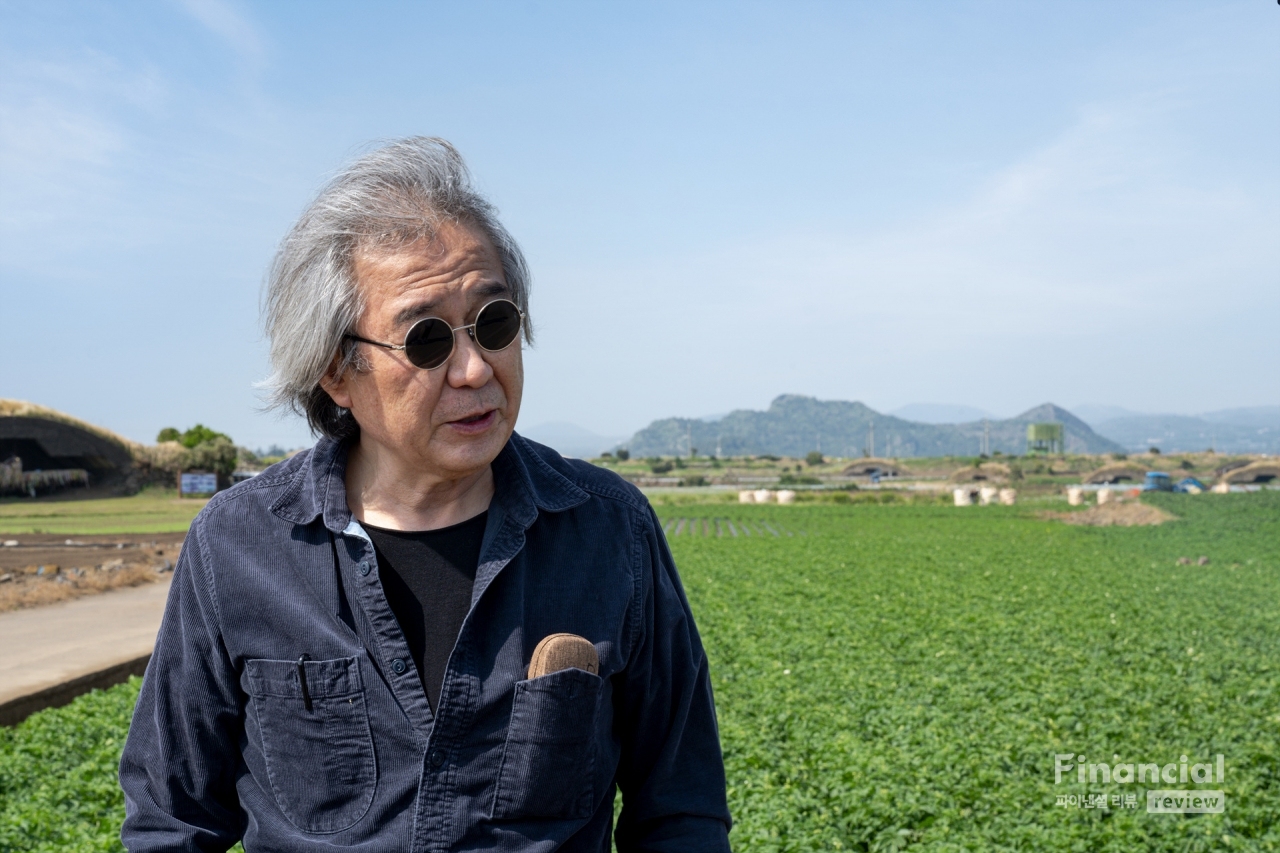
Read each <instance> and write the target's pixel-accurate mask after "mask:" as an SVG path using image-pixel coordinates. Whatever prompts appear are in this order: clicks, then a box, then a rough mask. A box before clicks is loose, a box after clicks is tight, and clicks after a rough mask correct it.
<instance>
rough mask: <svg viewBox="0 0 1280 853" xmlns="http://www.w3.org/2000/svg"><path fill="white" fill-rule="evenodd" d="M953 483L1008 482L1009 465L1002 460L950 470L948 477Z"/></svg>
mask: <svg viewBox="0 0 1280 853" xmlns="http://www.w3.org/2000/svg"><path fill="white" fill-rule="evenodd" d="M949 479H950V480H951V482H953V483H1007V482H1009V466H1008V465H1005V464H1004V463H1003V462H983V463H982V464H981V465H977V466H974V465H968V466H966V467H964V468H957V469H956V470H955V471H952V472H951V477H950V478H949Z"/></svg>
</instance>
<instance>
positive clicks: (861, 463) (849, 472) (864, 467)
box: [840, 456, 902, 477]
mask: <svg viewBox="0 0 1280 853" xmlns="http://www.w3.org/2000/svg"><path fill="white" fill-rule="evenodd" d="M840 473H841V475H842V476H845V477H870V476H871V475H872V474H879V475H880V476H882V477H900V476H902V467H901V466H900V465H898V463H896V462H894V461H893V460H891V459H878V458H876V457H874V456H868V457H866V458H865V459H859V460H858V461H857V462H854V463H853V464H852V465H848V466H846V467H845V469H844V470H843V471H841V472H840Z"/></svg>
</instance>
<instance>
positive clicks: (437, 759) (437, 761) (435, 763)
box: [431, 749, 445, 768]
mask: <svg viewBox="0 0 1280 853" xmlns="http://www.w3.org/2000/svg"><path fill="white" fill-rule="evenodd" d="M444 758H445V755H444V750H443V749H433V750H431V766H432V767H436V768H438V767H439V766H440V765H441V764H444Z"/></svg>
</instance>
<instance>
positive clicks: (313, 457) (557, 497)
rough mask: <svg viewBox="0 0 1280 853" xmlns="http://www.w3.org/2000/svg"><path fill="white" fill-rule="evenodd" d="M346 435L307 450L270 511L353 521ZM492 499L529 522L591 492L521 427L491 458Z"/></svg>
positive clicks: (294, 518) (292, 517)
mask: <svg viewBox="0 0 1280 853" xmlns="http://www.w3.org/2000/svg"><path fill="white" fill-rule="evenodd" d="M347 448H348V444H347V442H345V441H338V440H335V439H332V438H322V439H320V441H318V442H316V446H315V447H314V448H312V449H311V452H310V453H309V454H307V459H306V461H305V462H304V463H303V464H302V465H300V466H299V467H298V470H297V472H296V473H295V474H294V476H293V479H292V480H291V481H290V482H289V485H288V487H287V488H286V489H285V491H284V494H282V495H281V496H280V497H279V498H278V499H277V500H276V502H275V503H274V504H272V506H271V510H272V512H274V513H275V514H276V515H278V516H280V517H281V518H283V519H284V520H286V521H291V522H293V523H294V524H310V523H311V522H312V521H314V520H315V519H316V518H317V517H318V516H319V517H323V519H324V526H325V527H326V528H328V529H329V530H331V531H333V532H334V533H341V532H343V531H344V530H345V529H346V528H347V526H348V525H349V524H350V523H351V521H352V516H351V510H350V508H349V507H348V506H347V489H346V481H345V478H346V472H347ZM493 479H494V498H493V499H494V502H495V503H497V504H499V505H500V506H502V508H503V509H504V511H505V512H507V513H510V514H511V515H512V516H513V517H514V518H516V519H518V520H519V521H521V522H523V523H524V525H525V526H526V527H527V526H528V525H530V524H532V523H533V520H534V519H535V518H536V517H537V514H538V510H543V511H545V512H563V511H564V510H567V509H571V508H572V507H575V506H578V505H579V504H581V503H584V502H585V501H587V500H588V498H589V497H590V495H588V494H587V492H585V491H584V490H583V489H582V488H580V487H579V486H578V485H576V484H575V483H574V482H573V481H572V480H570V479H569V478H568V477H566V476H565V475H564V474H562V473H561V472H560V471H558V470H556V469H555V468H554V467H552V466H551V464H550V463H548V462H547V460H545V459H543V458H542V456H541V454H539V453H538V452H537V451H536V450H535V449H534V448H533V447H532V446H530V444H529V442H527V441H526V440H525V439H524V438H523V437H521V436H520V435H519V434H517V433H514V432H513V433H512V434H511V438H510V440H508V441H507V443H506V445H505V446H504V447H503V448H502V450H501V452H499V453H498V456H497V458H496V459H494V460H493Z"/></svg>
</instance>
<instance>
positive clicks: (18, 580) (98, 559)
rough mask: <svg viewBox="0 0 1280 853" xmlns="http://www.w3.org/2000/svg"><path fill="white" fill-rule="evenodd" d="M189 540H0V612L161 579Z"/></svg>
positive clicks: (162, 536)
mask: <svg viewBox="0 0 1280 853" xmlns="http://www.w3.org/2000/svg"><path fill="white" fill-rule="evenodd" d="M185 538H186V534H185V533H154V534H145V535H138V536H128V535H117V536H76V537H72V538H70V539H68V538H67V537H66V536H57V535H52V534H29V535H25V536H0V541H2V542H3V543H4V544H3V546H0V612H3V611H6V610H17V609H19V608H22V607H36V606H39V605H42V604H52V603H54V602H57V601H65V600H66V599H69V598H78V597H79V596H82V595H89V594H92V593H96V592H105V591H106V590H109V589H119V588H120V587H126V586H137V585H139V584H143V583H151V582H153V581H158V580H161V579H163V578H164V577H165V576H166V575H167V574H168V572H170V571H172V569H173V566H174V565H175V564H176V563H177V561H178V554H179V553H180V552H181V550H182V541H183V539H185ZM13 543H16V544H13Z"/></svg>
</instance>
